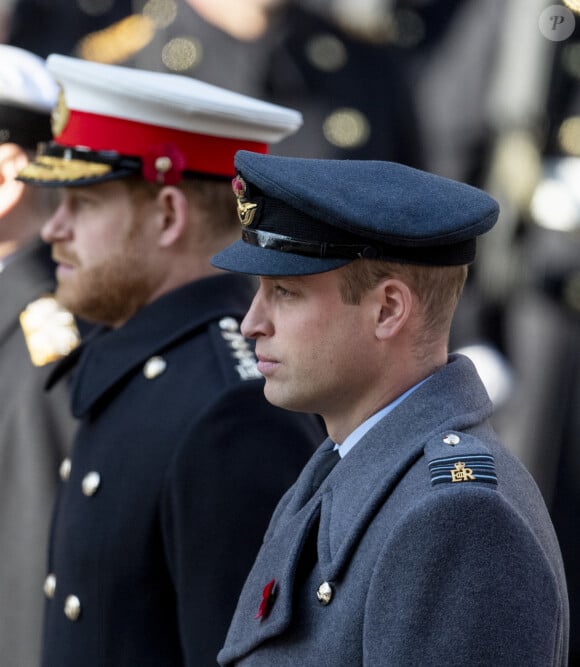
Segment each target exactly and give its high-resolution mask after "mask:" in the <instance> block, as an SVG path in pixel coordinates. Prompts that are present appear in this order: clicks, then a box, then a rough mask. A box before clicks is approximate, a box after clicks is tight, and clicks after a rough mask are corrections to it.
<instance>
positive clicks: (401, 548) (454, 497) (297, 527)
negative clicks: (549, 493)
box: [219, 356, 569, 667]
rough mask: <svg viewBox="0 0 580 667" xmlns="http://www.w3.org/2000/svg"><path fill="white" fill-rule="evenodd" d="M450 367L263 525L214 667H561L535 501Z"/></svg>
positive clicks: (552, 558) (549, 531)
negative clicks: (317, 484)
mask: <svg viewBox="0 0 580 667" xmlns="http://www.w3.org/2000/svg"><path fill="white" fill-rule="evenodd" d="M490 413H491V404H490V401H489V398H488V396H487V394H486V392H485V389H484V388H483V385H482V384H481V382H480V380H479V378H478V376H477V373H476V371H475V369H474V367H473V365H472V364H471V362H470V361H469V360H468V359H467V358H465V357H461V356H456V357H451V358H450V363H448V364H447V366H445V367H444V368H443V369H441V370H440V371H438V372H437V373H435V374H434V375H433V376H431V377H430V378H429V379H428V380H427V381H426V382H424V383H423V384H422V385H421V386H420V387H418V388H417V389H416V390H415V392H414V393H413V394H412V395H411V396H409V397H408V398H407V399H406V400H405V401H403V403H401V404H400V405H399V406H397V407H396V408H395V409H394V410H393V411H392V412H391V413H390V414H388V415H387V416H386V417H384V418H383V419H382V420H381V421H380V422H379V423H378V424H376V425H375V426H374V427H373V428H372V429H371V430H370V431H369V432H368V433H367V434H366V435H365V436H364V437H363V439H361V441H360V442H359V443H358V444H357V445H356V446H355V447H354V448H353V449H352V450H351V451H350V452H349V453H348V454H347V455H346V456H345V458H344V459H342V460H341V461H339V463H338V464H337V465H336V466H335V467H334V469H333V470H332V471H331V472H330V474H329V475H328V477H327V478H326V479H325V480H324V482H323V483H322V485H321V486H320V487H319V488H318V490H317V491H316V492H315V493H314V494H312V491H311V488H312V484H311V480H312V475H313V472H314V470H315V469H316V468H317V465H318V462H319V460H320V459H321V457H322V455H323V453H324V450H325V449H327V448H329V447H332V443H330V442H328V441H327V442H326V444H324V445H322V447H321V448H320V449H319V450H318V452H317V453H316V454H315V455H314V456H313V458H312V459H311V461H310V462H309V463H308V464H307V465H306V467H305V469H304V471H303V473H302V474H301V476H300V477H299V479H298V480H297V482H296V484H295V485H294V487H293V488H292V489H290V490H289V491H288V493H287V494H286V495H285V496H284V498H283V499H282V501H281V502H280V504H279V506H278V508H277V509H276V512H275V514H274V516H273V518H272V522H271V525H270V527H269V529H268V532H267V534H266V536H265V540H264V544H263V546H262V548H261V550H260V553H259V554H258V557H257V559H256V562H255V565H254V567H253V569H252V571H251V572H250V574H249V576H248V579H247V581H246V584H245V585H244V589H243V591H242V594H241V597H240V601H239V604H238V607H237V609H236V613H235V616H234V618H233V622H232V624H231V627H230V630H229V633H228V637H227V640H226V643H225V646H224V648H223V650H222V651H221V652H220V654H219V659H220V664H221V665H234V664H235V665H240V666H242V667H282V666H284V667H290V666H292V667H295V666H298V665H299V666H300V667H322V666H326V665H329V666H330V665H332V667H357V666H361V665H364V666H365V667H371V666H372V667H442V666H443V665H444V666H445V667H460V666H464V665H469V666H470V667H474V666H480V667H523V666H524V665H525V666H526V667H550V666H554V667H556V666H557V667H566V665H567V651H568V625H569V618H568V599H567V592H566V584H565V578H564V571H563V567H562V560H561V556H560V550H559V547H558V543H557V541H556V537H555V534H554V530H553V528H552V525H551V522H550V519H549V516H548V513H547V511H546V507H545V505H544V502H543V500H542V497H541V495H540V493H539V491H538V488H537V486H536V485H535V483H534V481H533V480H532V478H531V477H530V475H529V474H528V473H527V472H526V470H525V469H524V468H523V467H522V465H521V464H520V463H519V462H518V461H517V460H516V459H515V458H514V457H513V456H512V455H511V454H509V453H508V452H507V450H506V449H505V448H503V447H502V446H501V445H500V443H499V442H498V440H497V438H496V437H495V435H494V433H493V431H492V429H491V427H490V426H489V424H488V422H487V420H488V417H489V415H490Z"/></svg>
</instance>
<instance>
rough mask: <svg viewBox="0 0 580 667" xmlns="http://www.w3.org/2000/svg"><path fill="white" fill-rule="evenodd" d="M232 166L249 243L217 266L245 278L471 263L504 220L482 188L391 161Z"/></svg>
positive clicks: (255, 157)
mask: <svg viewBox="0 0 580 667" xmlns="http://www.w3.org/2000/svg"><path fill="white" fill-rule="evenodd" d="M235 166H236V169H237V172H238V176H237V177H236V178H235V179H234V181H233V188H234V193H235V195H236V197H237V202H238V215H239V217H240V221H241V223H242V239H241V240H240V241H236V242H235V243H234V244H232V245H231V246H229V247H228V248H226V249H225V250H223V251H222V252H220V253H218V254H217V255H216V256H215V257H213V259H212V264H213V265H214V266H217V267H218V268H222V269H227V270H230V271H236V272H239V273H251V274H254V275H306V274H313V273H323V272H325V271H330V270H332V269H335V268H338V267H340V266H344V265H345V264H348V263H349V262H351V261H353V260H354V259H356V258H358V257H364V258H369V259H384V260H387V261H395V262H404V263H413V264H426V265H433V266H438V265H439V266H446V265H458V264H469V263H471V262H472V261H473V260H474V258H475V245H476V238H477V236H479V235H480V234H483V233H485V232H487V231H489V230H490V229H491V227H492V226H493V225H494V224H495V222H496V221H497V218H498V214H499V207H498V204H497V202H496V201H495V200H494V199H492V198H491V197H490V196H489V195H487V194H486V193H485V192H483V191H482V190H479V189H478V188H475V187H473V186H470V185H465V184H463V183H459V182H457V181H453V180H450V179H447V178H443V177H441V176H436V175H434V174H430V173H427V172H424V171H420V170H418V169H413V168H411V167H408V166H405V165H402V164H397V163H394V162H381V161H375V160H369V161H367V160H324V159H304V158H289V157H281V156H275V155H263V154H258V153H252V152H249V151H239V152H238V153H237V154H236V157H235Z"/></svg>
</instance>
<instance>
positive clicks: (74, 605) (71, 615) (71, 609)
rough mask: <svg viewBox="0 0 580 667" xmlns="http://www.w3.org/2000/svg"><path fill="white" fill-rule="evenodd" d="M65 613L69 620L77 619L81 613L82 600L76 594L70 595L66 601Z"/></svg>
mask: <svg viewBox="0 0 580 667" xmlns="http://www.w3.org/2000/svg"><path fill="white" fill-rule="evenodd" d="M64 614H65V616H66V617H67V618H68V620H69V621H76V620H77V619H78V617H79V616H80V615H81V601H80V600H79V599H78V597H77V596H76V595H69V596H68V597H67V599H66V600H65V601H64Z"/></svg>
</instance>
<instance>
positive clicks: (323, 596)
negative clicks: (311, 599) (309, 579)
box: [316, 581, 334, 606]
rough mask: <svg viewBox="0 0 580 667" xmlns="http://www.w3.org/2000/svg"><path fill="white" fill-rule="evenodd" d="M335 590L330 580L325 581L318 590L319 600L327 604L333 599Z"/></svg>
mask: <svg viewBox="0 0 580 667" xmlns="http://www.w3.org/2000/svg"><path fill="white" fill-rule="evenodd" d="M333 592H334V591H333V590H332V586H331V585H330V584H329V583H328V581H323V582H322V583H321V584H320V586H319V587H318V590H317V591H316V597H317V598H318V602H320V604H322V605H324V606H326V605H327V604H328V603H329V602H330V601H331V600H332V595H333Z"/></svg>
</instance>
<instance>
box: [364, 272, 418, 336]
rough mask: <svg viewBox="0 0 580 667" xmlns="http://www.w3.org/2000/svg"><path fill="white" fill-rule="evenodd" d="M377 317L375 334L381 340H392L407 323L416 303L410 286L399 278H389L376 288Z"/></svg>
mask: <svg viewBox="0 0 580 667" xmlns="http://www.w3.org/2000/svg"><path fill="white" fill-rule="evenodd" d="M374 289H375V296H376V299H377V302H376V303H377V309H376V312H377V317H376V324H375V326H376V329H375V333H376V336H377V338H378V339H379V340H384V339H387V338H392V337H394V336H396V335H397V334H398V333H400V331H401V330H402V329H403V327H404V326H405V324H406V323H407V321H408V319H409V317H410V315H411V312H412V309H413V304H414V302H415V297H414V295H413V292H412V291H411V290H410V288H409V286H408V285H407V284H406V283H404V282H403V281H402V280H399V279H398V278H388V279H385V280H383V281H381V282H380V284H379V285H377V286H376V287H375V288H374Z"/></svg>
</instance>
